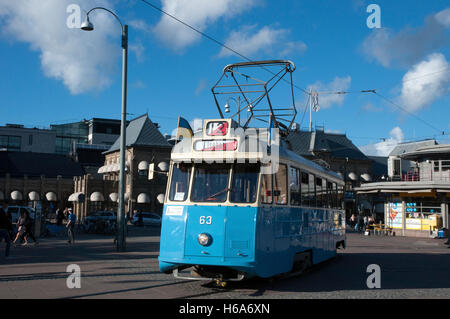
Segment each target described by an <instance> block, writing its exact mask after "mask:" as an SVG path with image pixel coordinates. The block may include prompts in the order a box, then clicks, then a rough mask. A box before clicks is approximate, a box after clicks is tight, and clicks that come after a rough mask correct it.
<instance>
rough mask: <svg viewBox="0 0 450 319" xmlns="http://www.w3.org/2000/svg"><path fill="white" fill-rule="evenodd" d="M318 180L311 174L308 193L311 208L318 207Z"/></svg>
mask: <svg viewBox="0 0 450 319" xmlns="http://www.w3.org/2000/svg"><path fill="white" fill-rule="evenodd" d="M315 180H316V178H315V177H314V175H313V174H309V192H308V198H309V206H311V207H317V203H316V181H315Z"/></svg>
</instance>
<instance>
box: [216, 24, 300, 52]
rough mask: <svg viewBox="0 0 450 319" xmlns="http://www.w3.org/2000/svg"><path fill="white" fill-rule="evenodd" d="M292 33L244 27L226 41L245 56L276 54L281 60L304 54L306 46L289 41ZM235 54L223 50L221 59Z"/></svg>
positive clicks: (230, 46)
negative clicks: (294, 54)
mask: <svg viewBox="0 0 450 319" xmlns="http://www.w3.org/2000/svg"><path fill="white" fill-rule="evenodd" d="M289 34H290V31H289V30H288V29H277V28H273V27H269V26H264V27H262V28H261V29H259V30H256V26H255V25H251V26H249V25H247V26H243V27H242V28H241V29H240V30H238V31H232V32H231V33H230V35H229V36H228V38H227V39H226V40H225V45H226V46H228V47H229V48H231V49H233V50H235V51H237V52H239V53H241V54H243V55H245V56H253V55H261V54H271V55H273V54H276V55H277V56H279V57H280V58H285V57H286V56H288V55H290V54H293V53H296V52H297V53H303V52H304V51H305V50H306V48H307V47H306V44H304V43H303V42H301V41H288V36H289ZM233 54H234V53H233V52H231V51H230V50H228V49H226V48H222V50H221V51H220V52H219V57H225V56H231V55H233Z"/></svg>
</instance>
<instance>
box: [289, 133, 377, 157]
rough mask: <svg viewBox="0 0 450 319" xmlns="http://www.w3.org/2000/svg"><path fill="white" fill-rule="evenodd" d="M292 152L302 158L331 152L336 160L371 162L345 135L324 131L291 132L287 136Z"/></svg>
mask: <svg viewBox="0 0 450 319" xmlns="http://www.w3.org/2000/svg"><path fill="white" fill-rule="evenodd" d="M287 141H288V142H289V144H290V146H291V148H292V150H293V151H294V152H296V153H297V154H299V155H302V156H305V155H306V156H308V155H309V156H313V155H314V154H313V153H317V152H329V153H330V155H331V156H332V157H334V158H346V157H348V158H349V159H357V160H369V159H368V158H367V156H366V155H364V153H363V152H361V151H360V150H359V149H358V148H357V147H356V146H355V145H354V144H353V143H352V141H350V140H349V139H348V138H347V136H346V135H345V134H336V133H327V132H324V131H314V132H309V131H291V132H290V133H289V135H288V136H287Z"/></svg>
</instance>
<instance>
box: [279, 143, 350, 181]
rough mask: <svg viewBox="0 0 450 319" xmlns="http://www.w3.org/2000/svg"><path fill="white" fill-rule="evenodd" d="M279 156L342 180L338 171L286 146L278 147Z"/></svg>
mask: <svg viewBox="0 0 450 319" xmlns="http://www.w3.org/2000/svg"><path fill="white" fill-rule="evenodd" d="M280 158H284V159H287V160H291V161H295V162H299V163H301V164H303V165H305V166H307V167H308V168H312V169H314V170H316V171H319V172H321V173H324V174H328V175H331V176H333V177H335V178H337V179H339V180H342V177H341V176H340V175H339V174H338V173H336V172H334V171H332V170H329V169H326V168H325V167H323V166H320V165H319V164H317V163H314V162H313V161H310V160H308V159H306V158H304V157H303V156H301V155H298V154H297V153H295V152H293V151H291V150H289V149H287V148H286V147H280Z"/></svg>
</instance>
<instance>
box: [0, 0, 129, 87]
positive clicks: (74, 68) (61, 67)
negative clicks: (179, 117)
mask: <svg viewBox="0 0 450 319" xmlns="http://www.w3.org/2000/svg"><path fill="white" fill-rule="evenodd" d="M72 3H73V1H72V0H46V1H33V0H21V1H0V27H1V33H0V35H1V37H2V38H4V39H7V40H11V41H20V42H25V43H28V44H29V45H30V48H31V49H32V50H34V51H38V52H39V54H40V61H41V66H42V70H43V72H44V74H45V75H46V76H48V77H51V78H55V79H58V80H62V81H63V83H64V85H65V86H66V87H67V88H68V89H69V90H70V92H71V93H72V94H78V93H82V92H86V91H90V90H98V89H103V88H105V87H107V86H108V85H110V83H111V75H112V74H113V73H114V72H115V71H116V63H117V62H118V56H119V55H120V52H121V50H120V26H119V25H118V24H117V22H116V21H114V18H113V17H110V16H109V15H107V14H106V13H101V12H98V13H97V12H93V13H92V16H91V21H92V22H93V23H94V25H95V31H93V32H84V31H81V30H80V29H76V28H74V29H71V28H69V27H68V26H67V23H66V22H67V18H68V17H69V15H70V13H67V12H66V9H67V7H68V5H70V4H72ZM78 4H79V5H80V6H81V8H82V9H85V10H88V9H90V8H91V7H93V6H95V5H102V6H107V7H109V8H111V7H112V4H111V3H110V2H109V1H108V0H104V1H95V3H93V1H88V0H79V1H78ZM81 12H83V11H81ZM82 14H83V13H82ZM82 19H83V18H82Z"/></svg>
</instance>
